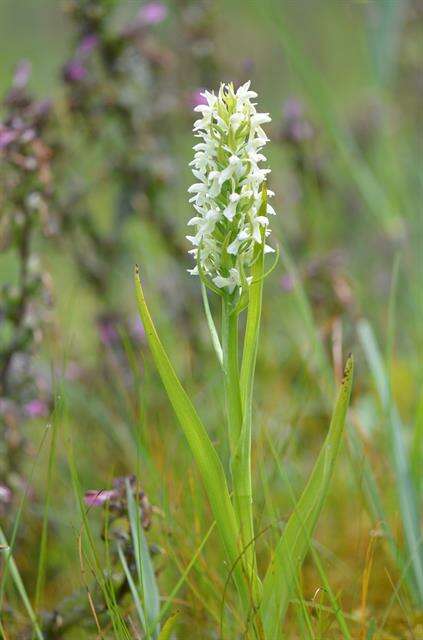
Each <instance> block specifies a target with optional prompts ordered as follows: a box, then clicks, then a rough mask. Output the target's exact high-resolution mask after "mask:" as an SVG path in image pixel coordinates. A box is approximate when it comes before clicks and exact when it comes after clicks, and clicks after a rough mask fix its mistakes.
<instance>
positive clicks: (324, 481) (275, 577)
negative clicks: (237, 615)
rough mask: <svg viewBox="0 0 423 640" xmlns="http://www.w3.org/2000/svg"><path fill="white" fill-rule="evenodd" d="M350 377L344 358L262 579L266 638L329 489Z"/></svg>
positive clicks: (279, 617)
mask: <svg viewBox="0 0 423 640" xmlns="http://www.w3.org/2000/svg"><path fill="white" fill-rule="evenodd" d="M352 377H353V359H352V356H350V357H349V358H348V360H347V363H346V366H345V372H344V378H343V381H342V385H341V389H340V391H339V395H338V399H337V402H336V405H335V409H334V412H333V415H332V419H331V423H330V426H329V431H328V434H327V436H326V440H325V442H324V444H323V447H322V449H321V451H320V453H319V456H318V458H317V461H316V464H315V466H314V469H313V471H312V473H311V476H310V478H309V480H308V482H307V485H306V487H305V489H304V491H303V493H302V494H301V497H300V499H299V500H298V502H297V504H296V507H295V510H294V511H293V513H292V514H291V516H290V518H289V520H288V522H287V524H286V526H285V528H284V530H283V533H282V536H281V538H280V540H279V542H278V544H277V546H276V549H275V551H274V554H273V557H272V560H271V562H270V565H269V568H268V570H267V573H266V577H265V580H264V582H263V601H262V606H261V610H262V618H263V625H264V630H265V635H266V638H267V639H268V640H271V639H272V638H275V637H277V636H278V631H279V629H280V625H281V623H282V621H283V619H284V616H285V613H286V609H287V606H288V603H289V599H290V596H291V593H292V590H293V588H294V586H295V580H296V576H297V573H298V571H299V569H300V568H301V565H302V563H303V561H304V558H305V555H306V553H307V551H308V548H309V543H310V540H311V537H312V534H313V531H314V528H315V526H316V524H317V520H318V518H319V514H320V512H321V510H322V507H323V505H324V502H325V499H326V496H327V494H328V491H329V485H330V481H331V478H332V474H333V469H334V465H335V461H336V458H337V456H338V453H339V449H340V446H341V442H342V434H343V431H344V424H345V417H346V412H347V407H348V404H349V399H350V394H351V385H352Z"/></svg>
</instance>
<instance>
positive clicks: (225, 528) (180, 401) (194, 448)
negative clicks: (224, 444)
mask: <svg viewBox="0 0 423 640" xmlns="http://www.w3.org/2000/svg"><path fill="white" fill-rule="evenodd" d="M135 288H136V295H137V303H138V310H139V313H140V316H141V320H142V323H143V325H144V329H145V332H146V336H147V339H148V343H149V346H150V349H151V353H152V355H153V359H154V362H155V364H156V367H157V370H158V372H159V375H160V377H161V380H162V382H163V385H164V387H165V390H166V392H167V395H168V398H169V401H170V403H171V405H172V407H173V410H174V411H175V414H176V417H177V418H178V421H179V424H180V425H181V428H182V430H183V432H184V434H185V437H186V439H187V441H188V444H189V446H190V449H191V452H192V454H193V456H194V458H195V461H196V463H197V466H198V469H199V471H200V474H201V477H202V480H203V483H204V487H205V489H206V492H207V495H208V498H209V501H210V505H211V508H212V511H213V515H214V518H215V520H216V525H217V529H218V531H219V535H220V537H221V539H222V542H223V546H224V548H225V551H226V554H227V557H228V559H229V561H230V563H231V565H233V567H234V570H233V575H234V579H235V582H236V585H237V588H238V591H239V594H240V596H241V599H242V602H243V605H244V609H245V610H248V609H249V592H248V588H247V584H246V582H245V579H244V575H243V572H242V567H241V564H240V563H239V562H238V561H237V560H238V557H239V554H240V548H239V528H238V523H237V519H236V516H235V512H234V509H233V506H232V503H231V499H230V496H229V491H228V486H227V482H226V477H225V472H224V469H223V466H222V463H221V461H220V459H219V456H218V455H217V452H216V449H215V448H214V446H213V444H212V442H211V440H210V438H209V436H208V434H207V431H206V429H205V427H204V425H203V424H202V422H201V420H200V418H199V417H198V414H197V412H196V410H195V408H194V406H193V404H192V402H191V400H190V399H189V397H188V395H187V393H186V392H185V390H184V388H183V387H182V385H181V383H180V382H179V379H178V377H177V375H176V373H175V370H174V368H173V367H172V364H171V362H170V360H169V358H168V356H167V354H166V352H165V350H164V348H163V345H162V343H161V341H160V338H159V336H158V334H157V331H156V328H155V326H154V323H153V320H152V318H151V316H150V312H149V311H148V308H147V304H146V301H145V298H144V292H143V290H142V286H141V280H140V277H139V272H138V268H137V269H136V271H135Z"/></svg>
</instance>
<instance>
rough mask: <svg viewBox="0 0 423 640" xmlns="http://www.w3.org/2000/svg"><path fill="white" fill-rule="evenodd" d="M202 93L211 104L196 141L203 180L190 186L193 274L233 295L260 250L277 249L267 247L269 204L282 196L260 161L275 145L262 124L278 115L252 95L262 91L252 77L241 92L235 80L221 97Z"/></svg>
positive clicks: (195, 169)
mask: <svg viewBox="0 0 423 640" xmlns="http://www.w3.org/2000/svg"><path fill="white" fill-rule="evenodd" d="M202 95H203V96H204V98H205V99H206V101H207V104H200V105H198V106H197V107H195V111H197V112H200V113H201V118H200V119H198V120H197V121H196V122H195V123H194V133H195V136H196V137H198V138H201V142H199V143H198V144H196V145H195V146H194V151H195V155H194V159H193V160H192V162H191V163H190V166H191V167H192V173H193V174H194V176H195V178H196V179H197V182H196V183H195V184H193V185H192V186H191V187H190V188H189V189H188V192H189V193H191V194H192V196H191V198H190V202H192V204H193V206H194V209H195V210H196V215H195V216H194V217H193V218H191V220H189V222H188V225H190V226H193V227H194V228H195V231H196V233H195V235H189V236H187V238H188V240H189V241H190V242H191V243H192V244H193V246H194V248H193V249H191V250H190V253H191V254H192V255H193V256H194V258H195V259H196V262H197V264H196V265H195V267H194V268H193V269H190V270H189V272H190V273H191V274H193V275H200V277H201V278H202V279H203V280H204V281H205V283H206V284H208V285H209V286H210V287H211V288H212V289H214V290H215V291H217V292H219V290H220V291H222V292H224V291H226V292H228V293H229V294H232V293H233V292H234V291H236V290H242V288H243V287H244V288H245V287H247V286H248V285H249V284H250V283H251V279H252V276H251V267H252V265H253V262H254V260H255V258H256V255H255V247H257V245H263V247H264V252H265V253H269V252H273V251H274V249H273V248H272V247H270V246H269V245H268V244H266V238H267V237H268V236H269V234H270V229H269V219H268V215H269V214H271V215H274V214H275V211H274V209H273V207H272V206H271V205H270V204H268V203H267V197H271V196H273V195H274V194H273V192H272V191H270V190H266V177H267V175H268V174H269V173H270V169H268V168H262V167H261V166H260V164H261V163H262V162H263V161H266V157H265V156H264V155H263V153H261V150H262V148H263V147H264V145H265V144H266V143H267V142H268V137H267V136H266V134H265V132H264V130H263V128H262V125H263V124H265V123H267V122H270V117H269V114H267V113H259V112H257V111H256V108H255V107H256V103H254V102H252V99H254V98H256V97H257V94H256V93H255V92H254V91H252V90H251V89H250V82H246V83H245V84H244V85H242V86H241V87H239V89H238V90H237V91H235V90H234V87H233V85H232V84H222V85H221V87H220V90H219V92H218V94H217V95H215V94H214V93H213V92H209V91H205V92H204V93H203V94H202Z"/></svg>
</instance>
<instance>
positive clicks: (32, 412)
mask: <svg viewBox="0 0 423 640" xmlns="http://www.w3.org/2000/svg"><path fill="white" fill-rule="evenodd" d="M24 409H25V413H26V414H27V416H29V417H30V418H43V417H45V416H46V415H47V413H48V406H47V403H46V402H44V400H39V399H37V398H35V399H34V400H30V401H29V402H27V403H26V405H25V407H24Z"/></svg>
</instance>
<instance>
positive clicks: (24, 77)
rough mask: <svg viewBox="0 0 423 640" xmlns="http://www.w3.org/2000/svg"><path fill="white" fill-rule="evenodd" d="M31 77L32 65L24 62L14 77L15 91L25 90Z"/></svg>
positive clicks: (27, 61) (18, 67) (26, 61)
mask: <svg viewBox="0 0 423 640" xmlns="http://www.w3.org/2000/svg"><path fill="white" fill-rule="evenodd" d="M30 75H31V63H30V62H29V60H22V61H21V62H20V63H19V64H18V66H17V67H16V71H15V74H14V76H13V86H14V87H15V89H23V88H24V87H26V85H27V83H28V80H29V76H30Z"/></svg>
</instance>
